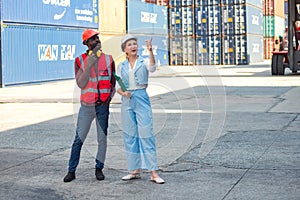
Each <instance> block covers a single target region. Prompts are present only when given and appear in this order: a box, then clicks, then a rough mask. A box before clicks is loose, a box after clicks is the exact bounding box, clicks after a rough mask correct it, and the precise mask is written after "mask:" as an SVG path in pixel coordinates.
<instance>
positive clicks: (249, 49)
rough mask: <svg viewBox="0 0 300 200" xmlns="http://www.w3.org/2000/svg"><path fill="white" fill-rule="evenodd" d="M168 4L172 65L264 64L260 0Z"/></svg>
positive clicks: (177, 0)
mask: <svg viewBox="0 0 300 200" xmlns="http://www.w3.org/2000/svg"><path fill="white" fill-rule="evenodd" d="M169 2H170V3H169V29H170V64H171V65H191V64H197V65H220V64H223V65H232V64H238V65H240V64H248V63H253V62H260V61H263V16H262V3H261V1H260V0H249V1H245V0H205V1H204V0H190V1H180V0H173V1H172V0H171V1H169ZM194 52H195V53H194Z"/></svg>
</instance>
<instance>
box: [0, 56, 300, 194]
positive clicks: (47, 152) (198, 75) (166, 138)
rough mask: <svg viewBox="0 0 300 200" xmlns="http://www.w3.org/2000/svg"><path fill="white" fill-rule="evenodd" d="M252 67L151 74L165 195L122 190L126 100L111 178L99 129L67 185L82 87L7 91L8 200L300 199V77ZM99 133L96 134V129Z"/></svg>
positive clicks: (4, 173) (2, 176)
mask: <svg viewBox="0 0 300 200" xmlns="http://www.w3.org/2000/svg"><path fill="white" fill-rule="evenodd" d="M270 74H271V73H270V61H266V62H264V63H258V64H252V65H245V66H217V67H214V66H198V67H195V66H183V67H179V66H176V67H175V66H173V67H169V66H162V67H159V68H158V70H157V71H156V72H155V73H153V74H151V77H150V80H149V82H150V84H149V88H148V93H149V95H150V97H151V103H152V108H153V120H154V130H155V134H156V143H157V154H158V162H159V168H160V172H159V173H160V175H161V177H162V178H164V179H165V181H166V183H165V184H164V185H157V184H154V183H151V182H150V181H149V178H150V174H149V172H147V171H145V172H144V173H143V175H142V179H140V180H134V181H129V182H126V181H122V180H121V177H122V176H124V175H126V173H127V171H126V158H125V152H124V146H123V138H122V131H121V121H120V96H119V95H118V94H116V95H115V97H114V99H113V101H112V104H111V110H110V113H111V114H110V123H109V125H110V126H109V136H108V150H107V159H106V166H105V169H104V173H105V175H106V179H105V180H104V181H97V180H96V179H95V176H94V156H95V154H96V145H97V143H96V140H95V128H94V126H92V129H91V132H90V134H89V135H88V138H87V139H86V141H85V143H84V147H83V149H82V154H81V161H80V164H79V166H78V170H77V178H76V179H75V180H74V181H73V182H71V183H64V182H63V181H62V179H63V177H64V176H65V174H66V172H67V164H68V159H69V155H70V148H71V145H72V141H73V138H74V131H75V122H76V116H77V112H78V108H79V105H78V96H79V91H78V89H77V87H76V85H75V81H74V80H64V81H53V82H46V83H38V84H27V85H18V86H7V87H4V88H0V120H1V123H0V141H1V142H0V159H1V162H0V199H3V200H7V199H22V200H23V199H25V200H31V199H55V200H56V199H195V200H198V199H201V200H202V199H208V200H216V199H220V200H221V199H226V200H229V199H267V200H268V199H270V200H276V199H289V200H290V199H295V200H296V199H297V200H298V199H300V131H299V130H300V115H299V113H300V108H299V100H300V87H299V86H300V79H299V74H291V72H290V71H289V70H288V69H287V70H286V75H285V76H271V75H270ZM93 125H94V124H93Z"/></svg>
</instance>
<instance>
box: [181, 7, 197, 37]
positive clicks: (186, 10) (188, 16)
mask: <svg viewBox="0 0 300 200" xmlns="http://www.w3.org/2000/svg"><path fill="white" fill-rule="evenodd" d="M193 10H194V9H193V7H182V8H181V12H182V16H181V19H182V31H181V33H182V35H184V36H192V35H193V34H194V11H193Z"/></svg>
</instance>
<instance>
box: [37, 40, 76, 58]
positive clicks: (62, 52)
mask: <svg viewBox="0 0 300 200" xmlns="http://www.w3.org/2000/svg"><path fill="white" fill-rule="evenodd" d="M75 50H76V45H49V44H39V45H38V57H39V61H41V62H43V61H58V60H61V61H66V60H74V59H75V54H76V52H75Z"/></svg>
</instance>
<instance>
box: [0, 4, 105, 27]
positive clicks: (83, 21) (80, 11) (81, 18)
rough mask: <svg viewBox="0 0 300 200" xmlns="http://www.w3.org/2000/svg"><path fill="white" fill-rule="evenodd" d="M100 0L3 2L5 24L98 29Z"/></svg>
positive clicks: (2, 9)
mask: <svg viewBox="0 0 300 200" xmlns="http://www.w3.org/2000/svg"><path fill="white" fill-rule="evenodd" d="M98 14H99V13H98V0H85V1H72V3H71V0H65V1H50V0H43V1H41V0H2V1H1V16H2V21H3V22H5V23H6V22H9V23H24V24H40V25H55V26H70V27H89V28H98V24H99V19H98Z"/></svg>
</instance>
